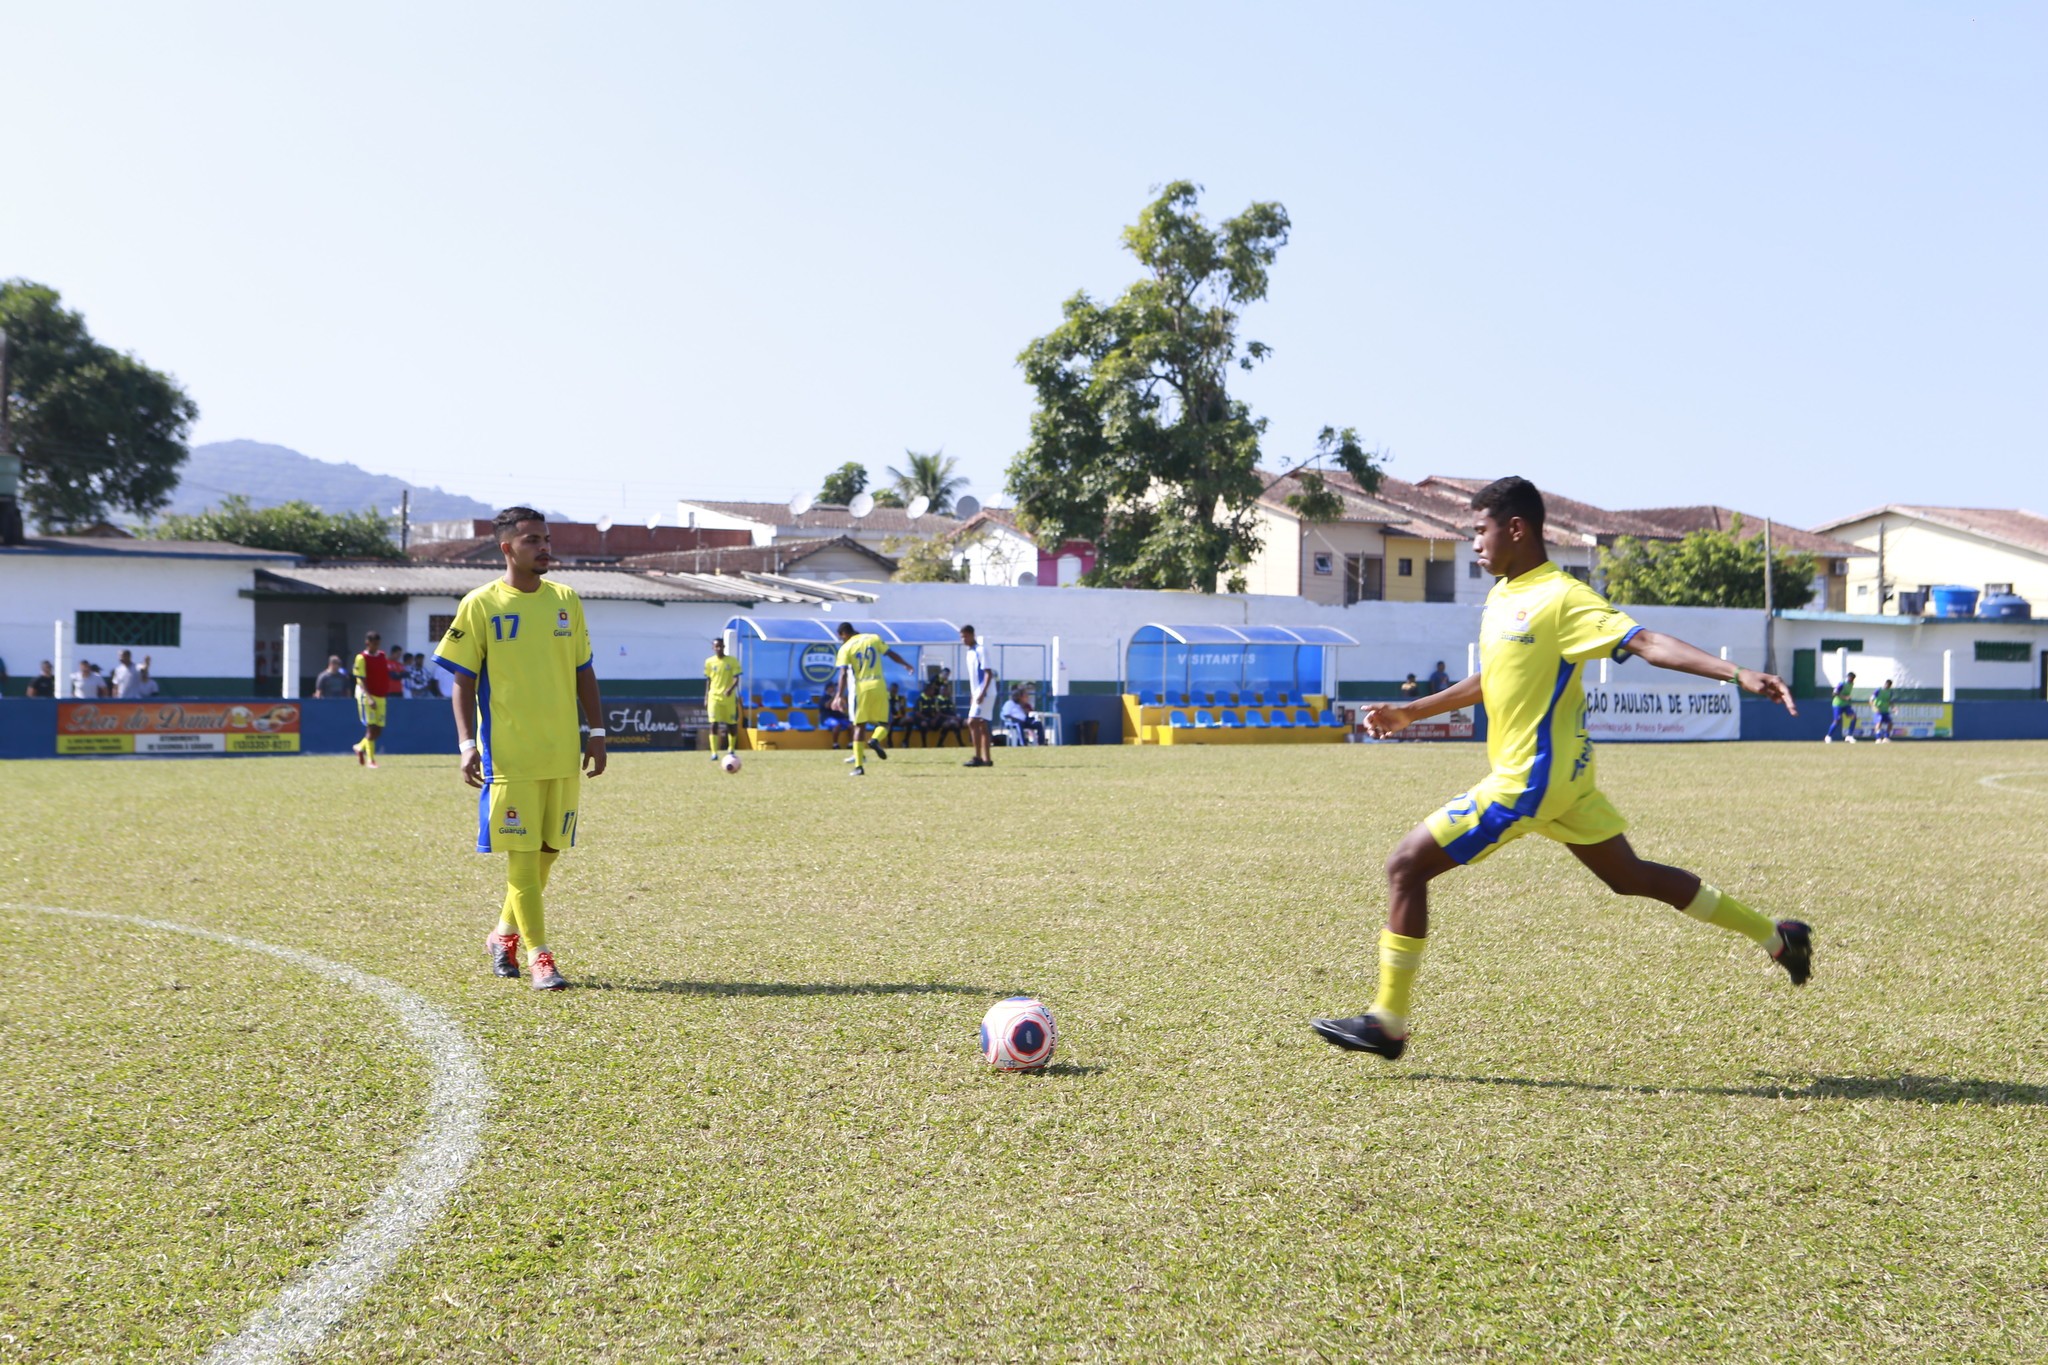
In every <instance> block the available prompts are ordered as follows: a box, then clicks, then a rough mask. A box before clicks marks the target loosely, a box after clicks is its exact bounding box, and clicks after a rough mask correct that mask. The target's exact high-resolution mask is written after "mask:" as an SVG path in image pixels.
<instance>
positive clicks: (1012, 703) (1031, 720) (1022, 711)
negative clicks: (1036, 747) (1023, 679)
mask: <svg viewBox="0 0 2048 1365" xmlns="http://www.w3.org/2000/svg"><path fill="white" fill-rule="evenodd" d="M1031 701H1032V698H1031V694H1030V693H1029V692H1026V691H1025V690H1024V689H1023V688H1021V687H1018V688H1013V689H1011V692H1010V699H1009V700H1008V701H1006V702H1004V703H1003V727H1004V728H1005V729H1007V730H1009V731H1010V732H1011V733H1012V734H1014V735H1016V736H1017V738H1018V739H1019V741H1020V742H1022V743H1025V744H1043V743H1045V722H1044V721H1042V720H1040V719H1038V717H1036V716H1034V715H1032V714H1031Z"/></svg>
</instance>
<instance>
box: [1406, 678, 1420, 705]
mask: <svg viewBox="0 0 2048 1365" xmlns="http://www.w3.org/2000/svg"><path fill="white" fill-rule="evenodd" d="M1421 692H1422V684H1421V683H1419V682H1417V681H1415V675H1414V674H1413V673H1410V674H1409V675H1408V677H1407V679H1406V680H1405V681H1403V682H1402V684H1401V700H1402V701H1407V700H1408V699H1409V698H1411V697H1415V696H1418V695H1420V694H1421Z"/></svg>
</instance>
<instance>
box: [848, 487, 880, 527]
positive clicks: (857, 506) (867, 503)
mask: <svg viewBox="0 0 2048 1365" xmlns="http://www.w3.org/2000/svg"><path fill="white" fill-rule="evenodd" d="M846 510H847V511H849V512H851V513H853V518H854V520H855V521H858V520H860V519H861V518H862V517H864V516H866V515H867V514H868V513H870V512H872V511H874V510H875V498H874V495H873V494H872V493H855V494H854V495H853V501H852V502H849V503H848V504H846Z"/></svg>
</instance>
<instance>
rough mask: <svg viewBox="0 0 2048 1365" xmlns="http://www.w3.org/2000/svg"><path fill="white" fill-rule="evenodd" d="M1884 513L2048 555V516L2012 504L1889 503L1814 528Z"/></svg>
mask: <svg viewBox="0 0 2048 1365" xmlns="http://www.w3.org/2000/svg"><path fill="white" fill-rule="evenodd" d="M1887 512H1890V513H1894V514H1896V515H1898V516H1904V517H1913V518H1916V519H1918V520H1920V521H1927V522H1932V523H1933V524H1934V525H1936V526H1945V527H1948V528H1949V529H1951V530H1956V531H1967V532H1969V533H1970V534H1971V535H1976V536H1982V537H1984V539H1986V540H1995V541H1998V542H1999V543H2000V544H2002V545H2010V546H2012V547H2013V548H2014V549H2016V550H2025V551H2027V552H2028V553H2029V554H2037V555H2048V517H2044V516H2042V515H2041V514H2040V513H2039V512H2029V511H2026V510H2024V509H2021V508H2015V507H1921V506H1914V505H1909V504H1906V503H1890V504H1888V505H1886V506H1884V507H1875V508H1872V509H1871V510H1870V511H1868V512H1858V513H1857V514H1856V515H1855V516H1853V517H1839V518H1837V519H1836V520H1834V521H1824V522H1822V523H1821V524H1820V525H1819V526H1816V527H1814V529H1815V530H1816V531H1835V530H1839V529H1841V528H1842V527H1844V526H1848V525H1850V524H1852V523H1854V522H1859V521H1867V520H1869V519H1870V518H1871V517H1876V516H1882V515H1884V514H1885V513H1887Z"/></svg>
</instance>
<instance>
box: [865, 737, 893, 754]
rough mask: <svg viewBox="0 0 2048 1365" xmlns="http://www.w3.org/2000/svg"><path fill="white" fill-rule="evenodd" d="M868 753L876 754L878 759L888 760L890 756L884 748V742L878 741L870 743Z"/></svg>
mask: <svg viewBox="0 0 2048 1365" xmlns="http://www.w3.org/2000/svg"><path fill="white" fill-rule="evenodd" d="M868 751H869V752H870V753H872V754H874V756H875V757H876V758H887V757H888V756H889V751H888V750H887V749H884V748H883V747H882V742H881V741H880V740H878V739H871V740H869V741H868Z"/></svg>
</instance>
